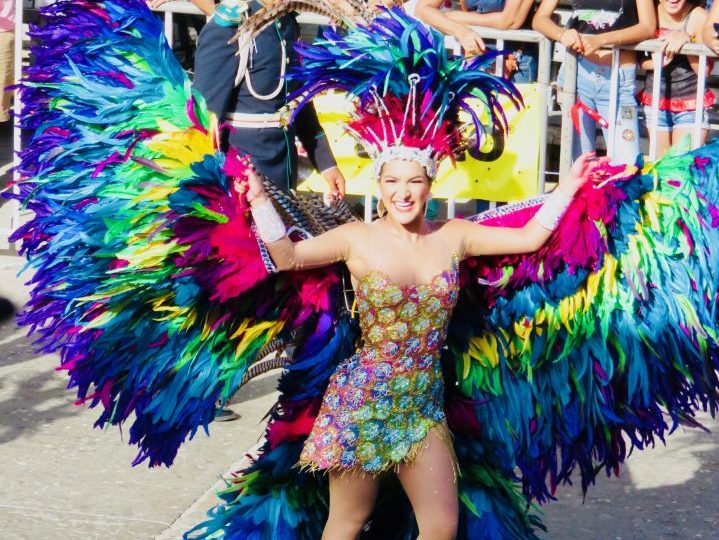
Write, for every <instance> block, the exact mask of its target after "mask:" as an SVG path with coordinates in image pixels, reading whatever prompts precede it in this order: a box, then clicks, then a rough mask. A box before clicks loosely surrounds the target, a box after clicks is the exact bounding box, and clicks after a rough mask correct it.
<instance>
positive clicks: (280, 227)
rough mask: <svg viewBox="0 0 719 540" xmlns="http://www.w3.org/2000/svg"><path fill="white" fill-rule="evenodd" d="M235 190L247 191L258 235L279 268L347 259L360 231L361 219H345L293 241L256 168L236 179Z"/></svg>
mask: <svg viewBox="0 0 719 540" xmlns="http://www.w3.org/2000/svg"><path fill="white" fill-rule="evenodd" d="M235 191H237V192H238V193H247V201H248V202H249V203H250V208H251V210H252V215H253V218H254V220H255V225H256V227H257V230H258V233H259V236H260V238H261V239H262V240H263V241H264V242H265V245H266V246H267V251H268V252H269V254H270V257H271V258H272V262H273V263H274V264H275V266H276V267H277V269H278V270H280V271H287V270H308V269H311V268H319V267H322V266H327V265H329V264H333V263H336V262H340V261H347V259H349V256H350V246H351V245H352V238H356V235H357V234H361V231H360V230H359V229H360V228H361V227H362V224H361V223H346V224H344V225H341V226H339V227H337V228H335V229H332V230H330V231H327V232H326V233H324V234H321V235H319V236H316V237H314V238H309V239H307V240H302V241H300V242H293V241H292V240H290V239H289V238H288V237H287V235H286V234H285V226H284V224H283V223H282V220H281V218H280V216H279V214H277V211H276V210H275V209H274V206H273V205H272V202H271V201H270V199H269V198H268V197H267V194H266V193H265V189H264V187H263V186H262V181H261V180H260V179H259V177H258V176H257V175H256V174H255V173H254V172H249V173H248V175H247V181H246V182H245V181H244V180H240V179H238V180H236V181H235Z"/></svg>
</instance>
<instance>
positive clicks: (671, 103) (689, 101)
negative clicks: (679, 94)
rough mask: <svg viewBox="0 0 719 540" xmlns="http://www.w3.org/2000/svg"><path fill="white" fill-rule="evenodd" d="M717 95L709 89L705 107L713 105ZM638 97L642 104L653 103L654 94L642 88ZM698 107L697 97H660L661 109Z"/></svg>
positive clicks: (705, 96)
mask: <svg viewBox="0 0 719 540" xmlns="http://www.w3.org/2000/svg"><path fill="white" fill-rule="evenodd" d="M715 97H716V96H714V92H712V91H711V90H707V91H706V93H705V94H704V108H707V107H711V106H712V105H714V99H715ZM637 99H638V100H639V103H641V104H642V105H651V104H652V95H651V94H650V93H649V92H647V91H646V90H642V91H641V92H639V94H638V95H637ZM696 108H697V100H696V97H691V98H666V97H661V98H659V109H660V110H662V111H671V112H684V111H694V110H696Z"/></svg>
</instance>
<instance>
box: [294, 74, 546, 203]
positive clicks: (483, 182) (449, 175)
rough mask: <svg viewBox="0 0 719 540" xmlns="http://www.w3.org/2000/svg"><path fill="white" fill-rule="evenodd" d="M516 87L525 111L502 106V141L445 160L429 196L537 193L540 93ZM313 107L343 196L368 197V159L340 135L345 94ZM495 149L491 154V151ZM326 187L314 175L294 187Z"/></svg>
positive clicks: (503, 197) (507, 197)
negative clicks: (337, 170)
mask: <svg viewBox="0 0 719 540" xmlns="http://www.w3.org/2000/svg"><path fill="white" fill-rule="evenodd" d="M519 89H520V91H521V93H522V97H523V99H524V105H525V106H524V108H522V109H521V110H519V111H517V110H516V109H515V108H514V106H513V105H511V103H509V101H508V100H504V102H503V105H504V107H505V114H506V115H507V119H508V121H509V133H507V134H506V135H505V140H504V141H501V140H499V141H497V142H496V143H493V142H492V141H491V140H490V141H488V142H486V143H485V144H484V145H483V147H482V149H481V152H482V153H481V154H480V155H475V151H474V149H471V150H470V151H468V152H466V153H465V155H464V156H463V158H462V159H461V160H458V161H456V163H455V164H456V167H455V166H453V164H452V162H451V161H450V160H449V159H445V160H444V161H443V162H442V164H441V166H440V168H439V172H438V173H437V179H436V180H435V182H434V184H433V186H432V194H433V196H434V197H438V198H454V199H483V200H488V201H515V200H521V199H526V198H527V197H530V196H532V195H535V194H536V193H537V167H538V163H539V144H540V140H539V121H540V114H539V99H538V98H539V95H538V91H537V85H536V84H523V85H519ZM314 103H315V108H316V109H317V114H318V116H319V119H320V123H321V124H322V127H324V129H325V132H326V133H327V137H328V139H329V141H330V145H331V147H332V150H333V152H334V155H335V158H336V159H337V164H338V165H339V168H340V170H341V171H342V173H343V174H344V175H345V178H346V179H347V193H350V194H353V195H366V194H368V193H369V194H373V193H374V192H375V189H374V178H373V176H372V166H371V164H372V161H371V160H370V159H369V158H367V157H366V155H365V157H359V155H358V154H361V153H362V149H361V148H360V146H359V145H358V144H357V143H356V142H355V140H354V139H353V138H352V136H350V135H349V134H348V133H346V132H345V131H344V125H345V124H346V121H347V119H348V118H349V113H350V111H351V110H352V104H351V102H350V101H349V100H347V99H346V97H345V95H344V94H339V93H335V94H325V95H323V96H319V97H317V98H315V100H314ZM482 107H483V106H482V105H481V104H480V103H479V102H477V104H476V110H477V111H478V114H480V118H483V119H484V120H487V118H488V116H487V114H486V111H484V112H483V111H482ZM482 113H483V116H481V115H482ZM464 120H466V119H464ZM495 145H496V151H494V148H493V147H494V146H495ZM326 188H327V184H326V182H325V181H324V179H323V178H322V177H321V175H320V174H318V173H316V172H314V173H313V174H312V175H311V176H310V177H309V178H307V179H306V180H305V181H304V182H302V183H301V184H300V185H299V187H298V189H300V190H301V191H315V192H322V191H325V190H326Z"/></svg>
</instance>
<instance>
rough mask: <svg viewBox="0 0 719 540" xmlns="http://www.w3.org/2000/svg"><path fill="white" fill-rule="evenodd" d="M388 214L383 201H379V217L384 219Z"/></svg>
mask: <svg viewBox="0 0 719 540" xmlns="http://www.w3.org/2000/svg"><path fill="white" fill-rule="evenodd" d="M386 214H387V209H386V208H385V207H384V202H382V199H377V215H378V216H379V217H380V218H383V217H384V216H385V215H386Z"/></svg>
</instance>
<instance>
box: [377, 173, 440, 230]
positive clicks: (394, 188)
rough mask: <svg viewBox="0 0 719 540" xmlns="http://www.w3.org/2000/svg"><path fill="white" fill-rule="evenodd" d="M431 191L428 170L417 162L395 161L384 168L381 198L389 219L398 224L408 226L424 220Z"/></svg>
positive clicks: (381, 176) (380, 180) (380, 183)
mask: <svg viewBox="0 0 719 540" xmlns="http://www.w3.org/2000/svg"><path fill="white" fill-rule="evenodd" d="M430 187H431V183H430V181H429V178H427V173H426V171H425V170H424V167H422V165H420V164H419V163H417V162H416V161H406V160H404V159H394V160H392V161H388V162H387V163H386V164H385V165H384V166H383V167H382V172H381V174H380V177H379V192H380V198H381V200H382V203H383V204H384V207H385V208H386V209H387V213H388V214H389V216H390V217H391V218H392V219H393V220H395V221H396V222H397V223H400V224H402V225H408V224H410V223H413V222H415V221H416V220H418V219H423V218H424V209H425V205H426V204H427V201H428V200H429V197H430V193H429V190H430Z"/></svg>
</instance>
